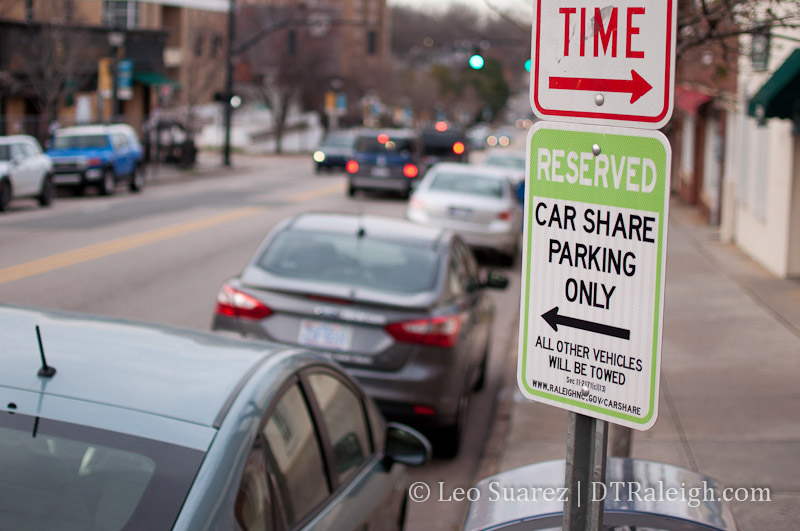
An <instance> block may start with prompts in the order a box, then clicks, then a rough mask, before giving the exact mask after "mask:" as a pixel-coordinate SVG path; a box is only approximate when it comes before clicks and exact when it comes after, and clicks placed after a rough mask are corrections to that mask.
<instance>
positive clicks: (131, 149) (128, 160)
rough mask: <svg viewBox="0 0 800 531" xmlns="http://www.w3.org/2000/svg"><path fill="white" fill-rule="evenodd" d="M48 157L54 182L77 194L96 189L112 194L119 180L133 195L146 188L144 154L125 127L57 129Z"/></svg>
mask: <svg viewBox="0 0 800 531" xmlns="http://www.w3.org/2000/svg"><path fill="white" fill-rule="evenodd" d="M47 154H48V155H49V156H50V158H51V159H52V160H53V183H54V184H55V185H56V186H59V187H69V188H72V189H74V190H76V191H77V192H78V193H83V191H84V190H85V189H86V187H88V186H96V187H97V189H98V191H99V192H100V194H101V195H111V194H113V193H114V190H115V188H116V186H117V183H119V182H120V181H126V182H127V183H128V187H129V188H130V190H131V191H132V192H139V191H141V189H142V188H143V187H144V175H145V172H144V151H143V150H142V146H141V144H140V143H139V139H138V137H137V136H136V132H135V131H134V130H133V128H132V127H130V126H129V125H126V124H110V125H80V126H74V127H67V128H64V129H58V130H57V131H56V132H55V134H54V136H53V139H52V143H51V146H50V149H48V150H47Z"/></svg>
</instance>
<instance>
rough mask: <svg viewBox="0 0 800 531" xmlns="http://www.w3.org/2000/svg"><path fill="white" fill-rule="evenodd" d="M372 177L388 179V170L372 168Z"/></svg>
mask: <svg viewBox="0 0 800 531" xmlns="http://www.w3.org/2000/svg"><path fill="white" fill-rule="evenodd" d="M372 176H373V177H388V176H389V168H372Z"/></svg>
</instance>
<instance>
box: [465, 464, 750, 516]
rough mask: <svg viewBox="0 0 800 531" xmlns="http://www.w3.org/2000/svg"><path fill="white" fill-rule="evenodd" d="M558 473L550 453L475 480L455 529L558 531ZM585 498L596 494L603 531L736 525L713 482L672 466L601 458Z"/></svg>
mask: <svg viewBox="0 0 800 531" xmlns="http://www.w3.org/2000/svg"><path fill="white" fill-rule="evenodd" d="M565 476H566V474H565V466H564V460H563V459H557V460H554V461H545V462H542V463H535V464H532V465H527V466H523V467H519V468H515V469H512V470H508V471H505V472H500V473H499V474H496V475H494V476H490V477H488V478H485V479H482V480H481V481H479V482H478V483H477V485H476V486H475V489H476V491H474V496H473V498H471V499H474V500H475V501H472V502H471V503H470V506H469V512H468V513H467V519H466V522H465V523H464V527H463V530H464V531H490V530H491V531H533V530H543V531H558V530H560V529H561V524H562V521H563V513H564V505H565V503H564V500H565V499H568V496H569V493H567V492H565V490H564V489H565V488H564V478H565ZM602 487H605V488H604V489H603V488H602ZM665 492H666V493H667V495H666V496H665V495H664V493H665ZM651 493H652V494H651ZM657 493H661V494H657ZM590 496H595V497H596V498H599V499H603V504H604V505H603V523H602V526H601V527H602V529H607V530H609V531H630V530H634V529H636V530H641V531H656V530H661V531H667V530H673V531H736V524H735V522H734V520H733V515H732V513H731V509H730V506H729V504H728V503H727V502H725V501H724V498H723V492H722V489H721V488H720V486H719V484H718V483H717V481H716V480H714V479H713V478H710V477H707V476H703V475H701V474H698V473H696V472H692V471H691V470H686V469H683V468H679V467H677V466H673V465H667V464H664V463H656V462H653V461H645V460H642V459H628V458H622V457H609V458H608V460H607V462H606V481H605V485H603V486H601V485H592V490H591V494H590Z"/></svg>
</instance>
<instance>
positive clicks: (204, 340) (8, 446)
mask: <svg viewBox="0 0 800 531" xmlns="http://www.w3.org/2000/svg"><path fill="white" fill-rule="evenodd" d="M0 322H1V323H3V349H2V351H1V352H0V362H1V363H2V365H3V366H4V367H5V369H4V370H3V371H2V372H0V399H2V406H3V408H4V409H5V412H4V413H3V414H2V415H0V469H2V471H3V473H2V474H0V528H2V529H25V530H30V531H37V530H52V529H176V530H196V529H247V530H250V529H262V530H263V529H348V530H356V529H365V528H366V527H370V528H371V529H372V528H377V527H378V525H380V526H381V528H382V529H383V528H390V529H397V528H399V527H400V522H401V521H402V510H403V505H404V500H405V495H406V494H405V482H406V480H405V477H404V475H405V473H404V466H402V465H403V464H410V465H420V464H423V463H425V461H426V460H427V458H428V456H429V453H430V445H429V443H428V442H427V441H426V440H425V439H424V437H422V436H420V435H418V434H417V433H416V432H415V431H414V430H412V429H410V428H407V427H405V426H402V425H392V424H389V425H387V424H386V423H385V421H384V419H383V417H382V416H381V415H380V412H379V411H378V409H377V408H376V407H375V405H374V404H373V403H372V401H371V400H369V398H367V397H366V396H365V395H364V393H363V392H362V390H361V389H360V388H359V386H358V384H357V383H355V382H354V381H353V380H352V379H351V378H350V377H348V376H347V375H346V374H345V373H344V372H342V370H341V369H340V368H339V367H338V366H336V365H335V364H333V363H331V362H330V361H328V360H326V359H324V358H322V357H321V356H317V355H313V354H310V353H308V352H305V351H302V350H301V349H297V348H287V347H286V346H283V345H275V344H270V343H266V342H254V341H253V342H245V341H241V340H233V339H229V338H225V337H221V336H217V335H213V334H210V333H198V332H190V331H187V330H177V329H172V328H167V327H160V326H154V325H144V324H135V323H126V322H123V321H119V320H113V319H107V318H101V317H91V316H81V315H76V314H68V313H63V312H54V311H43V310H35V309H32V308H20V307H6V306H0ZM41 352H43V353H44V354H42V353H41ZM43 357H44V359H45V362H43V361H42V358H43Z"/></svg>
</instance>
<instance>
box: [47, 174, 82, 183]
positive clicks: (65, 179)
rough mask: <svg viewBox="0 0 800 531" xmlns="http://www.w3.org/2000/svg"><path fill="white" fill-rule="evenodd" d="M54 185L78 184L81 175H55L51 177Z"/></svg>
mask: <svg viewBox="0 0 800 531" xmlns="http://www.w3.org/2000/svg"><path fill="white" fill-rule="evenodd" d="M53 182H54V183H79V182H81V175H80V174H79V173H56V174H55V175H53Z"/></svg>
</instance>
